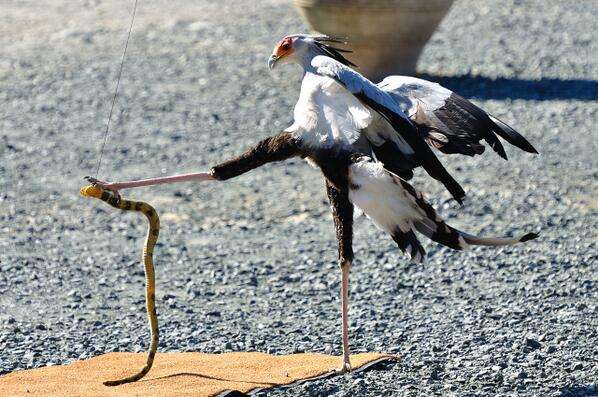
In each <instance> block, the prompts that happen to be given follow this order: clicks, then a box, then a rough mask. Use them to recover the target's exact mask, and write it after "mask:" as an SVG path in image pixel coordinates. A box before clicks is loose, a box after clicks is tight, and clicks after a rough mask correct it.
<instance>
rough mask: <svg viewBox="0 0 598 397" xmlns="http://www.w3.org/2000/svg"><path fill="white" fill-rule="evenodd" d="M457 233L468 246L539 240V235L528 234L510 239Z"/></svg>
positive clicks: (499, 244) (493, 245)
mask: <svg viewBox="0 0 598 397" xmlns="http://www.w3.org/2000/svg"><path fill="white" fill-rule="evenodd" d="M455 230H456V229H455ZM457 231H458V232H459V234H461V236H463V239H465V241H466V242H467V243H468V244H472V245H487V246H492V247H498V246H501V245H511V244H517V243H524V242H526V241H529V240H533V239H535V238H538V234H537V233H527V234H524V235H523V236H519V237H511V238H509V237H480V236H474V235H471V234H469V233H465V232H462V231H460V230H457Z"/></svg>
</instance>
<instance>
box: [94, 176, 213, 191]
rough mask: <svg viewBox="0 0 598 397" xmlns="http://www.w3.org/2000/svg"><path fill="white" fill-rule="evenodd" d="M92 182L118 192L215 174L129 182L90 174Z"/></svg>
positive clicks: (205, 179) (202, 178)
mask: <svg viewBox="0 0 598 397" xmlns="http://www.w3.org/2000/svg"><path fill="white" fill-rule="evenodd" d="M85 179H87V180H88V181H89V182H90V183H92V184H94V185H98V186H100V187H102V188H103V189H106V190H112V191H113V192H118V191H119V190H123V189H131V188H134V187H142V186H152V185H163V184H167V183H177V182H187V181H197V182H200V181H210V180H215V179H216V178H214V176H212V174H211V173H209V172H192V173H189V174H180V175H171V176H164V177H158V178H149V179H140V180H136V181H128V182H112V183H110V182H104V181H101V180H99V179H96V178H92V177H90V176H86V177H85Z"/></svg>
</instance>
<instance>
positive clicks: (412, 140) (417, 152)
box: [312, 55, 465, 203]
mask: <svg viewBox="0 0 598 397" xmlns="http://www.w3.org/2000/svg"><path fill="white" fill-rule="evenodd" d="M312 66H313V67H314V68H315V70H316V73H317V74H319V75H321V76H327V77H330V78H332V79H334V80H335V81H337V82H338V83H339V84H341V85H342V86H344V87H345V88H346V89H347V90H348V91H349V92H350V93H351V94H353V95H354V96H355V97H356V98H358V99H359V100H360V101H361V102H362V103H364V104H365V105H367V106H368V107H369V108H371V109H373V110H374V111H376V112H377V113H378V114H380V115H381V116H382V117H383V118H384V119H385V120H386V121H387V122H388V123H389V124H390V125H391V126H392V128H393V129H394V131H396V133H397V134H398V135H399V136H400V138H401V139H400V140H402V141H404V142H405V143H406V145H408V147H409V148H410V149H411V151H412V152H413V158H414V159H415V161H417V163H418V164H417V165H421V166H422V167H423V168H424V169H425V170H426V172H427V173H428V174H429V175H430V176H431V177H432V178H434V179H436V180H438V181H440V182H441V183H442V184H443V185H444V186H445V187H446V188H447V190H448V191H449V192H450V193H451V195H452V196H453V197H454V198H455V200H457V201H458V202H459V203H461V202H462V199H463V197H464V196H465V191H464V190H463V188H462V187H461V186H460V185H459V183H458V182H457V181H456V180H455V179H454V178H453V177H452V176H451V175H450V174H449V173H448V172H447V170H446V169H445V168H444V166H443V165H442V163H441V162H440V161H439V160H438V158H437V157H436V155H435V154H434V153H433V152H432V150H431V149H430V147H429V146H428V145H427V144H426V142H425V141H424V139H423V138H422V137H421V136H420V134H419V132H418V130H417V128H415V126H414V125H413V123H412V122H411V120H409V118H408V117H407V116H406V115H405V113H404V112H403V111H402V110H401V108H400V107H399V106H398V105H397V103H396V102H395V100H393V99H392V97H391V96H390V94H389V93H387V92H385V91H383V90H381V89H380V88H378V87H377V86H376V85H375V84H373V83H372V82H371V81H369V80H368V79H366V78H365V77H363V76H362V75H360V74H359V73H357V72H356V71H354V70H352V69H351V68H349V67H347V66H345V65H343V64H342V63H340V62H338V61H336V60H334V59H332V58H329V57H327V56H322V55H319V56H316V57H314V59H313V60H312ZM376 138H378V139H380V140H382V141H385V142H386V141H388V142H390V141H389V140H388V139H386V137H384V136H379V137H376ZM368 139H370V141H373V143H374V146H380V145H379V144H377V143H380V142H375V139H374V138H373V137H368ZM397 149H398V147H397ZM374 151H375V153H376V155H377V156H378V153H377V152H376V150H375V148H374ZM394 152H395V154H396V156H401V155H402V153H403V152H402V151H401V150H396V151H394ZM386 156H388V157H391V155H390V154H389V153H386ZM381 161H382V162H383V163H385V165H386V161H385V160H384V159H381Z"/></svg>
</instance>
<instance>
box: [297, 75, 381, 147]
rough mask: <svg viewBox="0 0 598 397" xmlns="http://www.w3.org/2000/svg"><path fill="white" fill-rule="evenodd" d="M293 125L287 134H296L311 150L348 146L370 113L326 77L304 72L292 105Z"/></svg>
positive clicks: (363, 126) (367, 122) (370, 118)
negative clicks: (290, 132)
mask: <svg viewBox="0 0 598 397" xmlns="http://www.w3.org/2000/svg"><path fill="white" fill-rule="evenodd" d="M294 118H295V122H294V123H293V125H292V126H291V127H289V128H288V129H287V131H291V130H292V131H297V132H299V134H300V136H301V138H302V142H303V143H304V144H306V145H308V146H309V145H311V146H314V147H331V146H339V147H342V146H345V145H346V146H350V145H352V144H353V143H354V142H355V141H357V140H358V139H359V136H360V134H361V130H362V129H364V128H366V127H367V126H368V125H369V124H370V123H371V120H372V113H371V112H370V110H369V109H368V108H367V107H366V106H364V105H363V104H362V103H361V102H360V101H359V100H358V99H357V98H355V96H354V95H352V94H351V93H349V92H347V90H346V89H345V88H344V87H342V86H341V85H340V84H339V83H337V82H336V81H334V80H333V79H331V78H330V77H326V76H320V75H317V74H313V73H309V72H307V73H306V74H305V76H304V77H303V82H302V84H301V93H300V95H299V100H298V101H297V104H296V105H295V111H294Z"/></svg>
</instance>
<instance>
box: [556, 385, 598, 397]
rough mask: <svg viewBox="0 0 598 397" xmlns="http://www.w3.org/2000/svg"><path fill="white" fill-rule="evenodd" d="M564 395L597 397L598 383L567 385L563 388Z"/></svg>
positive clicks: (562, 394)
mask: <svg viewBox="0 0 598 397" xmlns="http://www.w3.org/2000/svg"><path fill="white" fill-rule="evenodd" d="M561 396H563V397H595V396H598V384H594V385H583V386H582V385H575V386H567V387H564V388H562V389H561Z"/></svg>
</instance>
